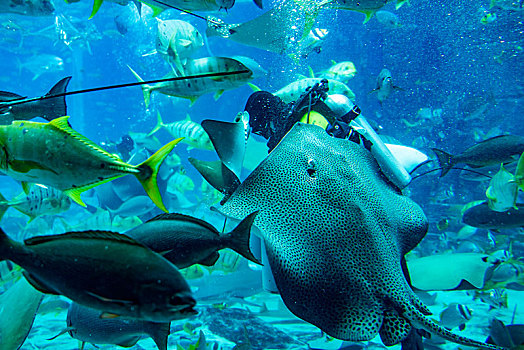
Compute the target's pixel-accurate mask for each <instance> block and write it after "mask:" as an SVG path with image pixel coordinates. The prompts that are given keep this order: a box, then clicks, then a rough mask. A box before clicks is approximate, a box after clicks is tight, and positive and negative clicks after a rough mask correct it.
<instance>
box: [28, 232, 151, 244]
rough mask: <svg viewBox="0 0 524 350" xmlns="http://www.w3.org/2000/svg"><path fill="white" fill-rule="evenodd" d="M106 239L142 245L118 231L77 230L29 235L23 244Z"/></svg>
mask: <svg viewBox="0 0 524 350" xmlns="http://www.w3.org/2000/svg"><path fill="white" fill-rule="evenodd" d="M67 238H69V239H93V238H97V239H106V240H111V241H118V242H123V243H129V244H132V245H137V246H143V245H142V244H140V243H138V242H137V241H135V240H134V239H132V238H130V237H128V236H126V235H123V234H121V233H118V232H113V231H78V232H66V233H62V234H59V235H47V236H37V237H31V238H29V239H26V240H25V241H24V243H25V245H28V246H30V245H37V244H42V243H47V242H52V241H55V240H61V239H67Z"/></svg>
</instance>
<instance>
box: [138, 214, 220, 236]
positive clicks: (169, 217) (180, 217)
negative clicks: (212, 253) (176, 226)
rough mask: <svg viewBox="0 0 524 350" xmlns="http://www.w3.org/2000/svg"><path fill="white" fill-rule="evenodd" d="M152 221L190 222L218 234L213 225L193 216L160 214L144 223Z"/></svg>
mask: <svg viewBox="0 0 524 350" xmlns="http://www.w3.org/2000/svg"><path fill="white" fill-rule="evenodd" d="M152 221H186V222H191V223H194V224H197V225H200V226H202V227H204V228H205V229H207V230H210V231H212V232H214V233H216V234H217V235H218V234H219V233H218V230H217V229H216V228H215V227H214V226H213V225H211V224H210V223H208V222H206V221H204V220H200V219H197V218H195V217H193V216H189V215H184V214H180V213H167V214H160V215H157V216H155V217H154V218H152V219H150V220H148V221H146V223H147V222H152Z"/></svg>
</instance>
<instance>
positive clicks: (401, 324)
mask: <svg viewBox="0 0 524 350" xmlns="http://www.w3.org/2000/svg"><path fill="white" fill-rule="evenodd" d="M410 332H411V324H410V323H409V321H408V320H406V319H405V318H404V317H402V316H400V315H399V314H398V313H397V312H396V311H395V310H386V311H384V320H383V321H382V327H380V330H379V332H378V333H379V334H380V339H381V340H382V342H383V343H384V345H385V346H392V345H395V344H398V343H400V342H401V341H403V340H404V339H406V337H407V336H408V335H409V333H410Z"/></svg>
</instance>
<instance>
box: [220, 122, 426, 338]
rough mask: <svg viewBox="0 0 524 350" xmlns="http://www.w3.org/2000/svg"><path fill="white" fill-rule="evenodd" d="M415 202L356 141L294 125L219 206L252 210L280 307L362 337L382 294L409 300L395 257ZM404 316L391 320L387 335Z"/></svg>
mask: <svg viewBox="0 0 524 350" xmlns="http://www.w3.org/2000/svg"><path fill="white" fill-rule="evenodd" d="M311 160H314V162H311ZM313 176H314V177H313ZM417 208H418V207H417V205H416V204H415V203H414V202H412V201H410V200H409V199H407V200H405V199H403V197H402V196H401V195H399V193H398V192H397V191H396V189H393V188H392V187H390V185H389V184H388V182H387V181H386V180H385V178H384V177H383V176H382V175H381V173H380V168H379V167H378V165H377V163H376V162H375V160H374V159H373V157H372V156H371V155H370V153H369V152H368V151H367V150H365V149H364V148H363V147H362V146H360V145H357V144H355V143H352V142H348V141H347V140H341V139H335V138H332V137H330V136H329V135H327V134H326V132H325V131H324V130H322V129H321V128H318V127H316V126H311V125H303V124H297V125H296V126H295V127H293V129H292V130H291V131H290V132H289V133H288V134H287V135H286V136H285V137H284V139H282V141H281V142H280V143H279V144H278V145H277V146H276V147H275V149H273V151H272V152H271V153H270V154H269V155H268V157H267V158H266V159H265V160H264V161H263V162H262V163H261V164H260V166H259V167H257V168H256V169H255V170H254V171H253V172H252V173H251V174H250V175H249V176H248V177H247V178H246V180H245V181H244V182H243V183H242V184H241V185H240V186H239V187H238V188H237V189H236V191H235V193H233V194H232V196H231V197H230V198H229V199H228V201H227V202H226V203H225V204H224V206H223V208H222V211H223V212H224V213H225V214H227V215H232V216H234V217H236V218H243V217H245V216H246V215H248V214H249V213H251V212H253V211H255V210H259V211H260V212H259V214H258V216H257V219H256V221H255V225H256V226H257V227H258V228H259V229H260V231H261V232H262V235H263V237H264V240H265V246H266V248H267V251H268V257H269V264H270V266H271V270H272V272H273V276H274V277H275V282H276V284H277V287H278V290H279V291H280V294H281V296H282V299H283V300H284V303H285V304H286V306H287V307H288V308H289V309H290V310H291V312H293V313H294V314H295V315H297V316H298V317H300V318H301V319H303V320H305V321H307V322H310V323H312V324H314V325H316V326H317V327H319V328H320V329H322V330H323V331H324V332H326V333H327V334H329V335H331V336H333V337H336V338H338V339H342V340H352V341H359V340H369V339H372V338H373V337H375V336H376V335H377V334H378V333H379V330H380V328H381V327H382V326H383V324H385V323H384V321H383V318H384V311H385V306H384V305H387V303H388V302H387V301H389V300H395V301H396V302H397V303H401V302H404V303H406V304H408V303H411V299H410V291H409V288H408V287H407V283H406V281H405V279H404V276H403V274H402V269H401V266H400V259H401V256H402V255H401V250H402V247H404V246H406V245H407V244H405V243H404V242H403V241H404V240H405V239H406V238H405V236H406V235H408V234H409V230H413V229H412V227H413V225H404V224H403V222H404V221H405V220H408V221H410V222H411V221H413V222H425V220H426V219H425V217H424V215H423V214H422V212H421V211H420V210H419V209H417ZM406 213H408V214H407V215H411V216H413V218H409V219H406V218H405V217H404V215H406ZM409 241H410V242H411V241H413V239H409ZM404 321H405V320H401V319H400V318H398V320H397V323H398V324H396V323H394V322H392V321H391V322H389V323H390V327H391V329H389V331H388V333H387V334H386V335H388V336H389V337H390V339H391V341H394V340H395V339H400V337H401V336H402V334H404V330H405V328H406V326H405V324H403V323H402V322H404ZM387 323H388V322H386V324H387ZM387 327H388V326H387V325H386V328H385V329H387ZM398 330H399V333H398V334H396V333H395V332H397V331H398Z"/></svg>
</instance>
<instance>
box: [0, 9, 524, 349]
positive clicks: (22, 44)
mask: <svg viewBox="0 0 524 350" xmlns="http://www.w3.org/2000/svg"><path fill="white" fill-rule="evenodd" d="M0 1H6V0H0ZM278 2H279V0H277V1H266V2H264V4H263V6H264V9H263V10H262V9H259V8H257V7H256V6H255V5H254V4H253V3H252V2H251V1H237V2H236V3H235V5H234V6H233V7H232V8H230V9H228V10H227V12H226V11H224V10H222V11H220V12H217V13H213V16H216V17H219V18H221V19H222V20H224V21H225V22H227V23H241V22H246V21H248V20H250V19H253V18H255V17H257V16H259V15H261V14H262V13H264V11H267V10H268V9H271V8H272V7H273V6H274V5H275V4H277V3H278ZM53 4H54V6H55V11H54V13H53V14H52V15H50V16H42V17H39V16H23V15H18V14H12V13H0V72H1V73H0V90H2V91H9V92H16V93H17V94H20V95H22V96H29V97H36V96H41V95H43V94H45V93H47V92H48V91H49V89H50V88H51V87H52V86H53V85H54V84H55V83H56V82H58V81H59V80H60V79H62V78H64V77H66V76H72V79H71V82H70V84H69V86H68V91H74V90H80V89H87V88H93V87H102V86H107V85H115V84H124V83H132V82H136V78H135V76H134V75H133V73H132V72H131V71H130V69H129V67H130V68H132V69H133V70H134V71H136V72H137V73H138V74H139V75H140V76H141V77H142V78H143V79H144V80H150V79H160V78H162V77H163V76H164V75H165V74H167V73H168V72H169V71H170V70H171V68H170V66H169V64H168V63H167V62H166V61H165V60H164V59H163V58H162V57H161V56H160V55H159V54H154V53H152V51H154V49H155V41H156V36H157V30H156V28H157V23H158V21H157V19H156V18H154V17H153V16H152V11H151V10H150V9H149V8H148V7H146V6H143V7H142V15H140V14H139V13H138V10H137V8H136V5H135V4H134V3H129V4H127V5H125V6H123V5H119V4H116V3H113V2H109V1H106V2H104V3H103V5H102V7H101V9H100V10H99V12H98V13H97V14H96V15H95V16H94V17H93V18H92V19H89V20H88V17H89V14H90V13H91V9H92V3H91V1H87V0H81V1H79V2H75V3H71V4H68V3H66V2H64V1H61V0H55V1H54V2H53ZM380 10H381V11H387V12H388V13H389V14H385V15H387V16H388V18H387V19H384V20H379V16H377V15H375V16H373V17H372V18H371V19H370V20H369V21H367V22H365V23H363V22H364V19H365V15H364V14H362V13H358V12H354V11H345V10H322V11H320V13H319V14H318V16H317V17H316V21H315V24H314V26H315V27H316V28H322V29H326V30H327V32H328V34H327V36H326V37H325V38H324V39H322V42H321V44H320V45H321V50H320V52H311V53H309V54H308V55H307V57H302V56H300V57H298V58H297V57H295V58H293V57H290V56H289V55H287V54H277V53H274V52H268V51H264V50H261V49H258V48H254V47H250V46H247V45H242V44H240V43H236V42H234V41H231V40H227V39H224V38H221V37H217V36H215V37H209V38H206V39H205V40H204V42H205V45H204V46H203V47H201V48H199V49H198V50H197V51H195V52H194V53H193V54H192V57H193V58H200V57H208V56H225V57H230V56H246V57H249V58H252V59H254V60H255V61H256V62H257V63H258V64H259V65H260V66H261V67H262V68H263V69H264V70H265V71H266V73H265V74H263V75H262V76H260V77H258V78H256V79H254V80H253V81H251V83H252V84H254V85H256V86H257V87H258V88H260V89H262V90H266V91H270V92H275V91H277V90H279V89H280V88H282V87H284V86H285V85H287V84H289V83H291V82H293V81H295V80H298V79H300V78H302V77H304V76H306V77H309V76H310V75H311V72H315V73H316V75H318V72H321V71H323V70H326V69H328V68H329V67H330V66H332V65H333V61H334V62H343V61H351V62H353V63H354V66H355V67H356V73H355V74H354V77H353V78H352V79H351V80H349V81H348V82H347V85H348V87H349V88H350V89H351V90H352V91H353V93H354V94H355V95H356V98H355V104H356V105H358V106H359V107H360V109H361V110H362V114H363V115H364V116H365V117H366V118H368V119H369V120H371V121H373V122H374V124H373V126H374V127H375V128H376V129H377V131H379V133H380V134H381V135H387V136H389V137H392V138H393V139H395V140H396V141H398V143H400V144H404V145H407V146H410V147H414V148H416V149H418V150H420V151H422V152H424V153H426V154H427V155H428V156H429V157H430V158H435V156H434V154H433V153H432V151H431V149H432V148H438V149H443V150H445V151H446V152H449V153H451V154H458V153H460V152H462V151H464V150H465V149H466V148H468V147H470V146H472V145H474V144H475V143H478V142H481V141H483V140H486V139H488V138H491V137H494V136H498V135H505V134H512V135H524V81H523V80H524V59H523V57H524V9H523V8H522V2H518V1H513V2H512V1H506V0H500V1H497V0H492V1H489V0H462V1H459V0H456V1H453V0H451V1H421V0H410V1H409V3H406V4H404V5H403V6H401V7H400V8H398V9H397V8H396V7H395V2H389V3H387V4H386V5H385V6H384V7H382V8H381V9H380ZM197 13H200V12H198V11H197ZM204 16H205V14H204ZM298 16H300V15H298ZM158 18H159V19H162V20H167V19H180V20H184V21H187V22H189V23H191V24H192V25H193V26H194V27H195V28H196V29H197V30H198V31H199V32H200V33H201V34H202V35H205V33H206V27H207V24H206V21H205V20H202V19H200V18H196V17H193V16H190V15H188V14H182V13H180V11H177V10H175V9H169V10H166V11H164V12H162V13H161V14H160V15H158ZM392 18H393V19H392ZM59 59H61V60H63V64H60V65H57V64H56V62H57V61H58V60H59ZM128 66H129V67H128ZM383 68H387V69H388V70H389V71H390V72H391V76H392V79H393V82H394V85H395V86H396V87H398V89H395V91H393V92H392V93H391V95H390V96H389V97H388V98H387V99H385V100H384V101H382V102H381V101H379V100H378V99H377V96H376V93H373V92H372V91H373V90H374V89H375V88H377V76H378V75H379V73H380V72H381V70H382V69H383ZM252 93H253V88H252V87H251V86H248V85H247V84H245V85H243V86H241V87H238V88H235V89H232V90H227V91H225V92H224V93H223V94H222V95H221V96H220V98H218V99H215V98H214V96H213V94H205V95H203V96H201V97H200V98H198V99H197V100H196V102H194V103H191V102H190V101H188V100H187V99H182V98H177V97H171V96H166V95H163V94H160V93H153V94H152V97H151V103H150V104H149V106H147V107H146V104H145V102H144V97H143V92H142V90H141V88H140V87H139V86H134V87H126V88H120V89H112V90H105V91H97V92H92V93H86V94H79V95H72V96H67V97H66V101H67V113H68V115H69V116H71V118H70V119H69V122H70V124H71V126H72V127H73V128H74V129H75V130H76V131H78V132H80V133H82V134H83V135H85V136H86V137H88V138H89V139H90V140H92V141H94V142H95V143H97V144H99V145H101V146H102V148H104V149H107V150H109V151H110V152H113V153H114V152H116V144H118V143H119V142H120V141H121V139H122V137H124V136H125V135H129V136H130V138H131V139H133V141H134V149H133V151H131V153H130V156H131V155H133V153H134V152H137V153H140V152H138V151H139V150H140V149H142V150H143V149H147V151H146V152H145V153H146V154H147V155H149V154H151V153H152V151H155V150H156V149H157V148H159V147H160V146H161V145H164V144H165V143H167V142H169V141H171V140H172V139H173V136H172V135H170V134H169V132H168V131H167V130H166V129H161V130H160V131H158V132H157V133H155V134H154V136H148V135H146V134H147V133H149V132H150V131H151V130H153V129H154V128H155V126H156V125H157V115H158V113H159V114H160V115H161V118H162V120H163V122H164V123H166V124H167V123H173V122H176V121H180V120H184V119H185V118H186V117H187V116H189V117H190V119H191V120H192V121H193V122H196V123H200V122H201V121H202V120H204V119H217V120H222V121H233V119H234V118H235V116H236V114H237V113H238V112H240V111H243V110H244V106H245V104H246V101H247V100H248V98H249V96H250V95H251V94H252ZM139 133H140V134H139ZM153 138H155V139H153ZM261 141H263V140H261ZM148 142H149V143H148ZM173 153H175V154H176V155H177V156H178V158H176V156H175V157H173V159H172V160H171V161H166V163H165V164H164V165H162V175H161V177H162V184H161V185H160V187H161V191H162V192H163V195H164V198H165V201H166V203H167V204H166V205H167V207H168V210H169V211H170V212H180V213H184V214H187V215H192V216H195V217H198V218H200V219H203V220H205V221H207V222H210V223H212V224H213V225H214V226H215V227H217V229H218V230H221V229H222V225H223V219H222V217H221V216H220V215H219V214H217V213H215V212H213V211H211V210H209V208H210V207H211V206H213V205H217V204H218V202H219V201H220V198H221V195H220V194H219V193H217V191H215V190H214V189H212V188H211V187H210V185H208V184H207V183H205V182H204V181H203V179H202V177H201V176H200V174H199V173H198V172H197V171H196V170H195V169H194V168H193V167H192V166H191V165H190V164H189V162H188V157H195V158H199V159H209V160H213V159H215V158H216V155H215V154H214V152H210V151H206V150H202V149H198V148H191V147H189V146H188V145H187V144H184V143H180V144H179V145H177V147H176V148H175V150H174V151H173ZM140 156H144V154H141V155H140ZM140 156H137V157H136V158H133V157H130V159H124V160H126V161H127V160H130V161H129V162H130V163H132V164H138V162H139V160H137V159H139V158H140ZM140 161H141V160H140ZM497 170H498V169H495V170H494V171H495V172H496V171H497ZM420 172H421V173H422V171H420ZM246 176H247V173H246V174H244V173H243V176H242V178H245V177H246ZM488 182H489V181H479V180H478V179H476V180H474V181H471V179H468V178H467V174H464V172H460V171H456V170H452V171H451V172H450V173H449V175H447V176H446V177H442V178H440V177H439V173H438V172H433V173H429V174H427V175H423V176H421V177H420V178H416V179H414V180H413V182H412V183H411V184H410V185H409V186H408V187H407V188H406V189H405V190H404V191H403V192H404V194H406V195H407V196H409V197H410V198H411V199H413V200H414V201H415V202H416V203H417V204H418V205H420V206H421V207H422V209H423V210H424V213H425V214H426V216H427V217H428V219H429V231H428V234H427V235H426V237H425V238H424V239H423V240H422V242H421V243H420V244H419V245H418V246H417V247H416V248H415V249H414V250H413V252H411V253H410V254H412V255H413V256H414V257H423V256H431V255H435V254H444V253H467V252H472V253H483V254H488V255H490V256H497V257H499V256H503V257H504V258H505V259H508V260H509V261H511V264H512V266H513V267H514V269H515V271H516V272H515V276H513V275H511V277H508V279H507V280H504V281H497V283H498V284H497V283H495V284H493V285H491V286H495V288H480V289H473V290H460V291H457V290H454V291H438V292H435V291H429V292H422V293H421V295H422V296H423V297H422V296H421V298H423V300H424V301H425V302H426V303H427V304H428V305H429V307H430V310H431V311H432V312H433V315H434V318H435V320H436V321H437V322H438V321H439V319H440V320H441V321H442V322H444V321H446V320H443V319H442V318H443V317H442V316H441V315H442V312H443V311H444V310H447V309H449V308H455V307H458V311H456V314H453V315H452V316H450V317H451V318H452V320H451V321H449V322H450V325H449V328H452V329H453V330H454V331H456V332H458V333H460V334H463V335H465V336H468V337H472V338H474V339H477V340H482V341H484V340H486V338H487V337H488V336H489V335H490V329H491V328H490V325H491V320H492V319H493V318H496V319H498V320H501V321H502V322H504V323H505V324H506V325H509V324H524V282H523V279H524V267H523V262H522V260H521V258H522V257H523V256H524V239H523V237H524V236H523V229H522V227H517V228H501V229H496V230H487V229H482V228H479V229H470V230H469V231H468V230H462V229H463V228H464V224H463V223H462V222H461V210H462V208H463V206H464V205H467V204H468V203H471V202H472V201H478V200H485V199H486V194H485V191H486V189H487V187H488ZM116 186H120V189H119V190H117V192H118V193H119V194H121V196H122V197H126V199H127V200H130V199H132V198H133V197H134V196H138V195H140V196H142V197H144V198H145V199H141V200H137V201H136V202H129V203H130V204H129V206H128V207H125V208H123V207H122V203H125V202H126V200H122V201H118V203H117V202H112V201H111V200H110V199H107V198H109V197H110V195H107V193H108V192H109V191H112V190H110V188H111V187H116ZM21 192H22V187H21V186H20V184H19V183H18V182H17V181H15V180H13V179H11V178H10V177H7V176H1V177H0V193H1V194H2V196H3V197H5V198H7V199H11V198H14V197H16V196H17V195H19V194H20V193H21ZM103 193H106V195H105V196H104V194H103ZM122 193H125V195H122ZM84 197H85V198H84V201H85V202H86V204H87V205H88V206H87V208H83V207H81V206H79V205H77V204H76V203H74V202H73V203H71V207H70V209H69V210H67V211H64V212H62V213H59V214H56V215H47V216H40V217H37V218H36V219H32V220H29V218H28V217H27V216H26V215H23V214H21V213H19V212H18V211H16V210H14V209H10V210H9V211H8V212H7V213H6V214H5V215H4V217H3V218H2V221H1V223H0V225H1V226H2V228H3V229H4V230H5V231H6V232H8V233H9V234H10V236H11V237H12V238H14V239H16V240H23V239H27V238H30V237H33V236H38V235H44V234H54V233H63V232H66V231H71V230H97V229H99V230H113V231H118V232H125V231H127V230H129V229H131V228H133V227H135V226H137V225H138V224H139V223H141V222H143V221H146V220H148V219H151V218H152V217H154V216H156V215H158V214H160V213H161V211H160V210H159V209H158V208H156V207H155V206H154V204H153V203H151V202H150V201H149V200H148V198H147V197H145V196H144V193H143V190H142V188H141V186H140V184H139V183H138V182H137V181H136V180H135V179H130V180H129V179H125V178H122V179H118V180H116V181H114V182H113V183H108V184H103V185H101V186H99V187H97V188H96V189H92V190H90V191H89V192H86V194H84ZM102 197H103V198H105V199H104V200H105V201H106V202H104V205H102V204H101V203H100V202H101V201H102V200H101V199H100V198H102ZM121 199H123V198H121ZM521 199H522V194H520V198H518V199H517V203H520V202H522V201H521ZM461 230H462V231H461ZM465 231H468V232H467V233H466V232H465ZM459 233H461V234H459ZM245 269H247V271H249V272H246V270H245ZM10 270H11V268H7V267H4V268H3V269H2V271H1V273H0V279H2V282H0V284H1V285H0V293H5V292H6V291H7V290H8V289H9V287H10V286H11V285H12V284H13V281H12V280H10V279H9V278H8V276H9V274H10V272H9V271H10ZM251 272H252V276H251V275H250V274H251ZM3 275H5V276H4V277H5V278H3V277H2V276H3ZM229 275H231V276H233V278H232V279H231V280H227V279H226V280H224V281H223V280H222V279H221V278H222V277H223V276H226V277H227V276H229ZM6 276H7V277H6ZM184 276H185V277H186V279H187V280H188V282H189V284H190V285H191V286H192V287H194V288H195V290H198V293H201V294H197V295H201V298H200V299H198V298H197V300H198V302H199V304H201V307H202V310H201V311H202V312H201V313H200V314H199V315H198V316H196V317H194V318H191V319H188V320H180V321H173V322H172V325H171V335H170V336H169V343H168V349H178V348H179V347H180V348H182V349H197V348H198V349H216V348H220V349H233V348H235V346H236V347H237V348H241V347H240V346H239V345H238V344H244V345H243V346H249V347H246V349H247V348H252V349H308V348H313V349H339V348H340V349H361V348H362V349H375V348H386V347H384V346H383V345H382V343H381V342H380V338H378V337H377V338H376V339H374V340H372V341H368V342H354V343H352V342H342V341H340V340H336V339H333V338H331V337H329V336H326V335H325V334H324V333H322V332H321V331H320V330H319V329H318V328H316V327H314V326H312V325H310V324H308V323H306V322H304V321H301V320H300V319H298V318H296V317H294V316H293V315H292V314H291V313H290V312H289V311H287V310H286V309H285V306H284V305H283V304H282V302H281V300H280V299H279V296H278V295H276V294H270V293H268V292H265V291H264V290H263V288H262V284H261V281H260V280H259V279H261V276H260V270H259V268H258V267H256V266H254V265H252V264H251V263H249V266H248V264H247V262H246V260H245V259H244V258H241V257H238V256H236V255H235V253H233V252H230V251H225V252H221V258H220V260H219V261H218V263H217V265H215V267H202V266H199V265H196V266H194V267H191V268H189V269H188V270H187V271H185V272H184ZM217 276H219V277H217ZM232 281H234V282H232ZM499 282H500V283H499ZM0 297H1V295H0ZM67 307H68V299H66V298H64V297H56V296H51V297H47V296H46V298H45V299H44V300H43V302H42V304H41V308H40V311H38V313H37V315H36V318H35V321H34V325H33V327H32V330H31V332H30V333H29V335H28V337H27V339H26V341H25V343H24V344H23V345H22V346H21V348H20V349H77V348H78V346H79V344H78V342H77V340H75V339H73V338H71V337H70V336H69V335H68V334H65V335H62V336H60V337H57V338H56V339H53V340H48V339H49V338H51V337H53V336H55V335H56V334H57V333H59V332H60V331H61V330H63V329H64V328H66V326H67V325H66V314H67ZM463 307H467V309H468V310H469V311H471V315H469V316H468V317H465V316H464V315H463V312H462V311H461V310H462V309H463ZM217 310H219V311H220V313H218V312H217ZM469 311H468V312H469ZM2 317H7V316H5V315H4V314H2ZM9 317H17V313H16V312H14V313H13V314H11V315H9ZM1 322H3V321H1ZM462 325H465V328H464V327H462ZM458 327H460V328H462V329H461V330H459V329H458ZM199 330H203V331H204V333H205V337H206V340H205V341H207V343H208V344H207V345H202V344H200V345H196V344H197V341H198V339H199ZM520 332H523V331H522V330H520ZM520 336H521V337H524V336H523V335H522V333H520ZM145 338H147V337H145ZM145 338H144V340H140V341H139V342H138V343H137V345H134V348H137V349H141V348H142V349H154V348H156V345H155V344H154V342H153V341H152V340H151V339H149V338H147V339H145ZM0 339H1V338H0ZM201 342H202V341H201ZM246 343H249V345H245V344H246ZM235 344H236V345H235ZM515 345H517V344H515ZM85 347H86V348H87V349H89V348H93V345H91V344H86V345H85ZM99 348H101V349H113V348H118V346H117V345H99ZM393 348H399V349H400V345H395V346H394V347H393ZM424 348H427V349H458V348H463V347H462V346H459V345H456V344H454V343H450V342H445V341H439V340H438V339H435V338H432V339H430V340H425V347H424ZM3 349H4V348H3V347H2V344H1V343H0V350H3ZM6 349H7V348H6ZM242 349H244V348H242Z"/></svg>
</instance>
